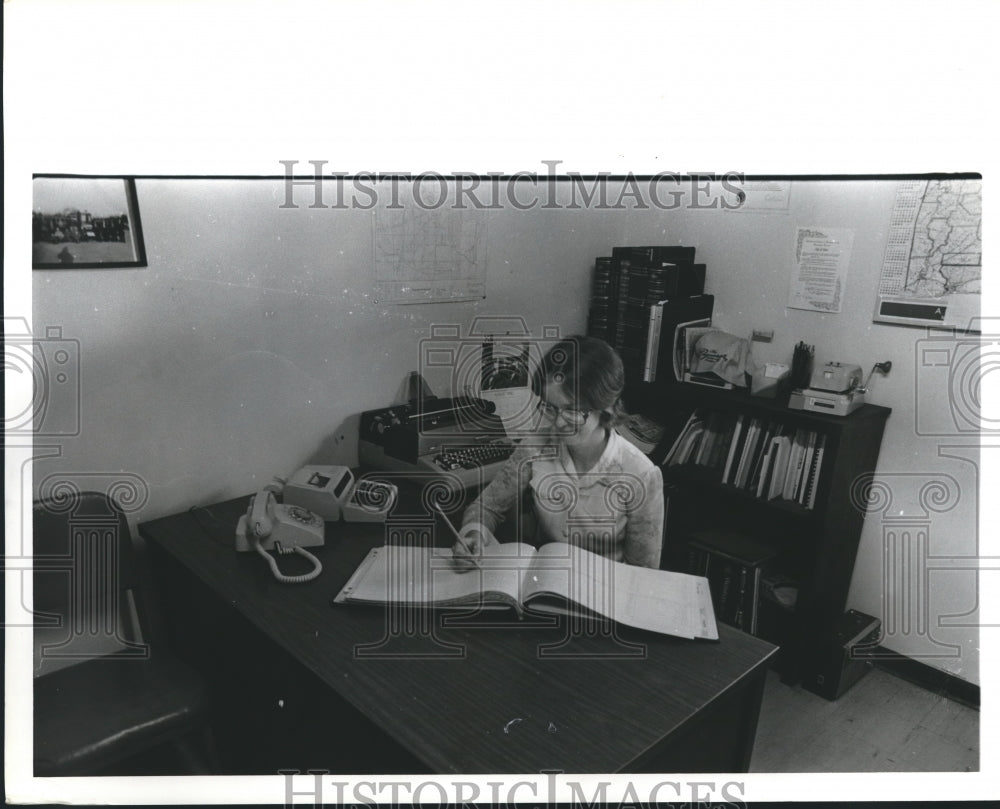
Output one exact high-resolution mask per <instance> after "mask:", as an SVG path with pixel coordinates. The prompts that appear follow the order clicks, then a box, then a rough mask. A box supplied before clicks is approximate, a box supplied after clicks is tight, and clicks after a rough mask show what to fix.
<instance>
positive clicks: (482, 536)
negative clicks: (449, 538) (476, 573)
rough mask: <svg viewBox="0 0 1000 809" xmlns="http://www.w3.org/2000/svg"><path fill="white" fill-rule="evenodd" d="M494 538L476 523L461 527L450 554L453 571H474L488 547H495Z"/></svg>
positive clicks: (482, 526) (487, 529) (487, 530)
mask: <svg viewBox="0 0 1000 809" xmlns="http://www.w3.org/2000/svg"><path fill="white" fill-rule="evenodd" d="M496 542H497V540H496V538H495V537H494V536H493V534H492V533H491V532H490V529H489V528H487V527H486V526H485V525H482V524H481V523H478V522H471V523H468V524H466V525H463V526H462V530H461V531H459V532H458V533H457V534H456V536H455V544H454V545H452V546H451V553H452V557H453V562H454V565H455V569H456V570H459V571H466V570H474V569H476V568H478V567H479V560H480V558H481V557H482V556H483V553H484V551H485V549H486V548H487V547H489V546H490V545H495V544H496Z"/></svg>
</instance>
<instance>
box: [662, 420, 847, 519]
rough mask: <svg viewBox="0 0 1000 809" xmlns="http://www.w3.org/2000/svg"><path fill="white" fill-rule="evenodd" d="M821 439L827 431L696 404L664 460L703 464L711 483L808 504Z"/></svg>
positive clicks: (813, 491) (810, 505)
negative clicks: (697, 407) (696, 407)
mask: <svg viewBox="0 0 1000 809" xmlns="http://www.w3.org/2000/svg"><path fill="white" fill-rule="evenodd" d="M826 442H827V437H826V435H825V434H824V433H820V432H817V431H816V430H811V429H807V428H802V427H793V426H791V425H789V424H786V423H783V422H780V421H776V420H771V419H767V418H763V417H758V416H751V415H750V414H747V413H739V414H734V413H720V412H716V411H706V410H704V409H700V408H699V409H696V410H695V411H694V412H693V413H692V414H691V416H690V417H689V418H688V420H687V423H686V424H685V425H684V427H683V429H681V431H680V434H679V435H678V436H677V439H676V440H675V441H674V443H673V445H672V446H671V447H670V449H669V450H668V451H667V454H666V456H665V458H664V460H663V466H664V467H668V468H669V467H673V466H684V465H686V466H695V467H703V468H704V469H705V470H707V473H710V476H711V479H712V480H713V481H714V482H716V483H721V484H723V485H727V486H733V487H735V488H737V489H741V490H744V491H747V492H749V493H750V494H752V495H755V496H756V497H758V498H761V499H764V500H778V499H780V500H785V501H788V502H793V503H798V504H799V505H801V506H803V507H804V508H807V509H812V508H813V507H814V505H815V503H816V490H817V486H818V482H819V477H820V473H821V471H822V466H823V455H824V452H825V449H826Z"/></svg>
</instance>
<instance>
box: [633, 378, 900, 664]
mask: <svg viewBox="0 0 1000 809" xmlns="http://www.w3.org/2000/svg"><path fill="white" fill-rule="evenodd" d="M626 404H627V406H628V409H629V410H630V411H631V412H639V413H642V414H643V415H646V416H648V417H650V418H653V419H656V420H658V421H660V422H662V423H666V424H668V425H673V428H672V429H671V428H670V427H668V429H667V432H666V434H665V435H664V437H663V440H662V442H661V444H660V446H658V447H657V449H656V450H654V451H653V452H652V453H651V454H650V457H651V458H652V459H653V460H654V461H655V462H658V463H659V462H662V461H663V460H664V458H665V456H666V455H667V453H668V451H669V450H670V448H671V446H672V445H673V444H674V441H675V439H676V438H677V435H678V431H679V430H680V429H681V428H682V425H683V424H684V420H685V417H686V415H689V414H690V413H692V412H694V411H695V410H698V411H700V412H702V413H718V414H723V419H725V418H736V417H737V416H739V415H741V414H742V415H743V416H744V420H745V422H746V421H748V420H749V419H752V418H758V419H761V420H762V421H764V422H769V423H774V424H778V425H785V426H786V427H787V429H788V430H789V431H794V430H802V431H812V432H814V433H815V434H816V435H817V436H823V437H824V442H825V444H824V453H823V457H822V463H821V466H820V468H819V469H818V473H817V476H816V479H815V481H814V484H813V485H814V486H815V488H816V491H815V496H814V498H813V506H812V508H807V507H806V506H804V505H802V504H801V503H799V502H795V501H789V500H785V499H782V498H777V499H767V498H766V497H759V496H757V495H756V493H754V492H750V491H747V490H745V489H741V488H739V487H737V486H734V485H732V484H729V483H723V482H721V480H720V477H721V473H720V471H719V470H718V469H710V468H706V467H705V466H698V465H694V464H691V463H687V464H680V465H673V466H664V467H663V468H662V469H663V477H664V484H665V486H666V488H667V495H668V498H669V504H668V510H667V524H666V528H665V532H666V536H665V540H664V554H663V566H664V567H669V568H672V569H677V570H682V569H684V568H685V558H686V554H687V542H688V538H689V537H690V536H691V535H692V534H694V533H697V532H700V531H705V530H718V531H730V532H740V533H742V534H743V535H745V536H746V537H747V538H749V539H751V540H753V541H756V542H760V543H764V544H765V545H769V546H771V547H773V548H774V550H775V551H776V556H775V558H774V560H773V562H772V564H773V566H774V567H775V569H776V570H777V571H779V572H780V573H782V574H783V575H785V576H787V577H789V578H791V579H794V580H795V581H796V582H797V584H798V599H797V602H796V605H795V608H794V610H785V612H786V613H788V614H785V615H778V614H775V615H774V616H772V617H773V618H774V620H773V621H767V620H764V617H765V616H764V615H762V620H761V623H760V627H759V632H758V634H760V635H761V636H762V637H764V638H765V639H767V640H770V641H772V642H776V643H778V644H779V645H780V646H781V647H782V655H781V661H780V665H781V671H782V676H783V678H784V679H786V680H787V681H795V680H797V679H798V672H799V671H800V670H801V666H802V663H803V661H805V660H806V658H807V656H808V655H810V654H811V653H812V650H813V641H814V640H815V639H816V638H818V637H821V636H822V635H823V633H824V631H825V630H827V629H828V628H830V627H832V626H833V624H834V622H835V621H836V620H837V618H839V617H840V615H842V614H843V612H844V609H845V607H846V602H847V594H848V590H849V588H850V585H851V576H852V574H853V572H854V560H855V556H856V554H857V549H858V542H859V540H860V538H861V531H862V527H863V525H864V519H865V514H864V510H863V503H860V502H859V500H860V491H859V486H858V481H859V480H863V479H864V476H866V475H869V474H870V473H872V472H874V470H875V467H876V464H877V462H878V456H879V449H880V447H881V443H882V435H883V432H884V429H885V423H886V419H887V418H888V417H889V414H890V412H891V411H890V409H889V408H886V407H880V406H878V405H870V404H866V405H863V406H862V407H861V408H859V409H858V410H856V411H855V412H854V413H852V414H850V415H849V416H846V417H839V416H832V415H828V414H824V413H813V412H808V411H804V410H789V409H788V400H787V396H785V397H782V398H778V399H766V398H760V397H755V396H751V395H749V394H748V393H747V392H746V391H741V390H729V391H726V390H720V389H716V388H711V387H706V386H701V385H693V384H678V383H668V384H663V383H653V384H646V383H640V384H637V385H632V386H630V388H629V390H628V391H627V396H626ZM678 495H679V496H678ZM767 606H768V608H771V609H774V610H780V609H783V608H779V607H778V605H777V604H773V605H767ZM762 610H764V608H763V607H762ZM764 612H766V610H764Z"/></svg>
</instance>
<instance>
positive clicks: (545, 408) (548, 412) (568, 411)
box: [538, 399, 590, 427]
mask: <svg viewBox="0 0 1000 809" xmlns="http://www.w3.org/2000/svg"><path fill="white" fill-rule="evenodd" d="M538 412H539V413H541V414H542V415H543V416H545V417H546V418H549V419H552V421H555V420H556V419H557V418H559V417H560V416H561V417H562V420H563V422H565V423H566V424H570V425H572V426H574V427H579V426H580V425H581V424H583V423H584V422H585V421H586V420H587V416H589V415H590V411H589V410H574V409H573V408H570V407H556V406H555V405H553V404H549V403H548V402H546V401H544V400H543V399H539V401H538Z"/></svg>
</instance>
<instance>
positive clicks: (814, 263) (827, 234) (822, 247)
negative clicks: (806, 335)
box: [788, 227, 854, 312]
mask: <svg viewBox="0 0 1000 809" xmlns="http://www.w3.org/2000/svg"><path fill="white" fill-rule="evenodd" d="M853 246H854V231H853V230H850V229H848V228H823V227H803V228H798V230H797V232H796V235H795V274H794V276H793V277H792V284H791V290H790V292H789V295H788V305H789V307H791V308H792V309H808V310H809V311H811V312H839V311H840V310H841V308H842V306H843V302H844V283H845V281H846V280H847V268H848V266H849V265H850V263H851V249H852V247H853Z"/></svg>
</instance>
